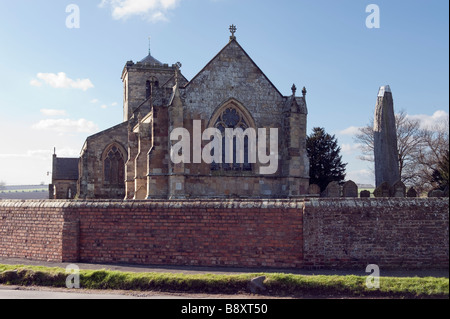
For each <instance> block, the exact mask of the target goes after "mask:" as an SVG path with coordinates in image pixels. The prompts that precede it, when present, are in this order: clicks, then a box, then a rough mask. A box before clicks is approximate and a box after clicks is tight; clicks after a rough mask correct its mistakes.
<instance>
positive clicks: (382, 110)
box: [373, 85, 400, 187]
mask: <svg viewBox="0 0 450 319" xmlns="http://www.w3.org/2000/svg"><path fill="white" fill-rule="evenodd" d="M373 133H374V156H375V182H376V187H380V185H381V184H382V183H383V182H387V183H388V184H389V185H393V184H394V183H395V182H397V181H398V180H400V170H399V163H398V150H397V130H396V126H395V114H394V101H393V99H392V92H391V89H390V87H389V85H386V86H382V87H381V88H380V90H379V92H378V99H377V105H376V107H375V117H374V127H373Z"/></svg>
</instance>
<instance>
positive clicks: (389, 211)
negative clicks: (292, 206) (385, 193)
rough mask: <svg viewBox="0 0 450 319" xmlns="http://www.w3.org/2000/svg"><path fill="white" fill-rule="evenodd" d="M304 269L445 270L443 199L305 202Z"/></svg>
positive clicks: (446, 243) (446, 214) (446, 230)
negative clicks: (377, 268) (370, 265)
mask: <svg viewBox="0 0 450 319" xmlns="http://www.w3.org/2000/svg"><path fill="white" fill-rule="evenodd" d="M303 221H304V228H303V236H304V258H305V263H304V265H305V267H312V268H318V267H322V268H356V269H360V270H365V267H366V266H367V265H369V264H377V265H378V266H379V267H380V269H381V270H382V269H389V268H396V269H405V268H411V269H417V268H448V265H449V228H448V226H449V203H448V198H445V199H434V198H433V199H432V198H415V199H400V198H395V199H393V198H390V199H388V198H385V199H383V198H380V199H326V200H325V199H324V200H310V201H307V202H306V203H305V210H304V217H303Z"/></svg>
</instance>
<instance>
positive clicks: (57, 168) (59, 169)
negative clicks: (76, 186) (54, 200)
mask: <svg viewBox="0 0 450 319" xmlns="http://www.w3.org/2000/svg"><path fill="white" fill-rule="evenodd" d="M53 160H54V161H55V162H54V164H53V179H57V180H78V158H58V157H55V158H54V159H53Z"/></svg>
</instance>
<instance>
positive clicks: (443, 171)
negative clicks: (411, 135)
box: [416, 118, 449, 190]
mask: <svg viewBox="0 0 450 319" xmlns="http://www.w3.org/2000/svg"><path fill="white" fill-rule="evenodd" d="M421 139H422V141H423V146H422V147H421V148H420V150H419V152H418V153H417V154H416V163H417V168H416V174H417V177H418V179H419V180H420V182H421V184H422V185H423V190H430V189H434V188H442V187H443V186H446V185H448V169H449V168H448V156H449V119H448V118H447V119H446V120H443V121H442V122H440V123H438V124H436V125H435V126H434V127H430V128H426V129H423V130H422V131H421ZM436 174H438V175H443V176H442V178H443V179H444V180H443V181H439V180H437V179H436Z"/></svg>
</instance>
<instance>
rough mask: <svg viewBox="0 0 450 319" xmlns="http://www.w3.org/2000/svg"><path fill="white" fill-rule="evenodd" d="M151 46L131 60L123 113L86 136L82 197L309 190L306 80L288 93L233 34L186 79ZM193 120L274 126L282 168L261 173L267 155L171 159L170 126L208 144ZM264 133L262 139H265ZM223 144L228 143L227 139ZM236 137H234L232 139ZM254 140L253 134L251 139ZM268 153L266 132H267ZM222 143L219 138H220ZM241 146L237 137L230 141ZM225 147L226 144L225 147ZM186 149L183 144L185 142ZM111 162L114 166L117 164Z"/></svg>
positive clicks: (212, 125)
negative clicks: (154, 54) (116, 121)
mask: <svg viewBox="0 0 450 319" xmlns="http://www.w3.org/2000/svg"><path fill="white" fill-rule="evenodd" d="M180 68H181V63H176V64H173V65H171V66H169V65H168V64H164V63H161V62H159V61H158V60H156V59H155V58H154V57H152V56H151V54H150V53H149V55H148V56H147V57H146V58H144V59H143V60H141V61H140V62H137V63H134V62H132V61H129V62H127V63H126V65H125V67H124V69H123V72H122V81H123V84H124V122H123V123H122V124H119V125H117V126H115V127H113V128H110V129H108V130H106V131H103V132H100V133H98V134H96V135H93V136H91V137H89V138H88V139H87V140H86V143H85V145H84V147H83V150H82V153H81V154H82V155H81V159H80V179H79V182H78V185H79V189H78V198H82V199H136V200H142V199H185V198H295V197H300V196H302V195H307V194H308V187H309V159H308V156H307V152H306V132H307V114H308V110H307V106H306V98H305V97H306V89H303V91H302V96H296V87H295V86H293V87H292V95H291V96H284V95H283V94H281V93H280V91H279V90H278V89H277V88H276V87H275V86H274V85H273V83H272V82H271V81H270V80H269V79H268V78H267V77H266V76H265V75H264V73H263V72H262V71H261V69H260V68H259V67H258V66H257V65H256V64H255V63H254V62H253V60H252V59H251V58H250V57H249V55H248V54H247V53H246V52H245V51H244V49H243V48H242V47H241V45H240V44H239V43H238V42H237V40H236V37H235V36H234V35H233V36H232V37H231V38H230V40H229V42H228V43H227V45H226V46H225V47H224V48H223V49H222V50H221V51H220V52H219V53H218V54H217V55H216V56H215V57H214V58H213V59H212V60H211V61H210V62H209V63H207V64H206V66H205V67H204V68H203V69H202V70H201V71H200V72H199V73H198V74H197V75H196V76H194V78H193V79H192V80H190V81H188V80H187V79H186V78H185V77H184V76H183V75H182V74H181V71H180ZM194 121H198V123H200V133H201V132H203V131H204V130H206V129H217V130H224V129H226V128H231V129H236V128H242V129H243V130H245V129H248V128H250V129H254V130H255V132H259V131H258V129H265V132H266V134H267V135H269V132H270V131H269V130H270V129H277V130H278V131H277V132H278V140H276V142H277V146H278V147H277V149H276V150H275V151H276V152H275V153H274V154H273V155H276V154H278V156H277V157H276V158H275V159H274V161H275V167H276V171H275V172H274V173H271V174H264V173H261V169H262V168H264V167H265V166H267V165H268V164H265V163H262V162H261V161H259V160H258V159H257V161H256V163H249V161H250V155H248V154H249V153H248V152H249V149H250V146H249V145H247V144H245V146H244V149H245V152H246V153H245V156H244V161H245V162H244V163H239V162H238V161H237V159H236V158H235V157H233V161H232V163H226V162H225V158H224V157H223V158H222V161H221V162H218V163H216V162H214V163H212V164H211V163H206V162H205V161H203V160H202V159H201V160H200V161H198V160H195V158H194V154H190V161H189V162H182V163H177V164H175V163H173V162H172V160H171V150H172V148H173V147H174V145H175V144H176V143H177V142H178V141H176V140H172V141H171V140H170V134H171V132H172V131H173V130H174V129H176V128H184V129H186V130H187V132H188V133H189V137H190V138H191V140H190V141H189V143H190V144H189V146H190V150H191V151H192V150H193V147H194V143H196V144H195V145H196V146H199V147H200V148H201V149H204V148H205V147H206V146H207V145H208V144H209V143H210V142H211V140H210V141H208V140H200V141H199V140H198V138H197V140H195V138H196V137H197V136H201V135H198V134H197V133H199V132H197V131H194ZM262 138H263V137H261V136H258V145H259V142H260V139H261V144H262V143H264V140H262ZM223 143H224V142H223ZM234 143H237V142H234ZM246 143H250V142H246ZM265 144H266V146H267V152H266V155H269V146H270V144H269V137H267V136H266V143H265ZM224 145H225V144H222V147H223V146H224ZM233 147H237V145H236V144H235V145H233ZM222 150H223V148H222ZM183 151H185V150H183ZM112 168H117V169H116V171H114V170H113V169H112Z"/></svg>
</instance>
